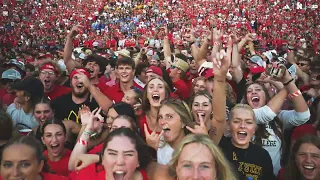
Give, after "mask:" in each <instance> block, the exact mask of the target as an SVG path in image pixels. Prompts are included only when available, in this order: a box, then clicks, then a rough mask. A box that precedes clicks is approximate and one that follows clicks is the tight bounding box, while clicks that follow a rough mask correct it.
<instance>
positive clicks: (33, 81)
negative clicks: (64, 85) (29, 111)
mask: <svg viewBox="0 0 320 180" xmlns="http://www.w3.org/2000/svg"><path fill="white" fill-rule="evenodd" d="M11 88H12V89H15V90H21V91H26V92H28V93H29V94H31V97H42V96H43V91H44V89H43V84H42V82H41V81H40V80H39V79H37V78H35V77H33V76H28V77H26V78H24V79H23V80H22V81H20V82H17V83H14V84H12V85H11Z"/></svg>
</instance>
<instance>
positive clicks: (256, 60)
mask: <svg viewBox="0 0 320 180" xmlns="http://www.w3.org/2000/svg"><path fill="white" fill-rule="evenodd" d="M250 61H251V62H252V63H255V64H257V65H259V66H262V67H265V66H266V65H265V64H266V63H265V62H264V61H263V59H262V58H261V57H260V56H257V55H253V56H251V57H250Z"/></svg>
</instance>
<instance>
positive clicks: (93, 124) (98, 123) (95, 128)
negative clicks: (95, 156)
mask: <svg viewBox="0 0 320 180" xmlns="http://www.w3.org/2000/svg"><path fill="white" fill-rule="evenodd" d="M100 112H101V107H100V108H99V109H98V108H96V109H95V110H94V111H92V113H90V118H89V121H88V124H87V126H86V130H87V131H89V132H96V133H100V132H101V130H102V127H103V123H104V120H103V117H102V116H101V115H100Z"/></svg>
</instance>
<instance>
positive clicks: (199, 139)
mask: <svg viewBox="0 0 320 180" xmlns="http://www.w3.org/2000/svg"><path fill="white" fill-rule="evenodd" d="M192 143H198V144H203V145H205V146H206V147H207V148H208V149H209V150H210V151H211V153H212V156H213V158H214V162H215V170H216V172H217V176H216V179H219V180H236V179H237V178H236V177H235V175H234V172H233V170H232V168H231V166H230V165H229V162H228V161H227V160H226V158H225V157H224V154H223V153H222V152H221V150H220V149H219V147H218V146H217V145H215V144H214V143H213V142H212V140H211V139H210V138H209V136H207V135H200V134H190V135H188V136H186V137H185V138H183V140H182V141H181V142H180V143H179V144H178V146H177V147H176V149H175V150H174V152H173V154H172V159H171V161H170V162H169V174H170V176H172V177H177V173H176V167H177V165H178V159H179V157H180V154H181V152H182V149H183V148H184V147H185V146H186V145H188V144H192ZM200 155H201V154H200Z"/></svg>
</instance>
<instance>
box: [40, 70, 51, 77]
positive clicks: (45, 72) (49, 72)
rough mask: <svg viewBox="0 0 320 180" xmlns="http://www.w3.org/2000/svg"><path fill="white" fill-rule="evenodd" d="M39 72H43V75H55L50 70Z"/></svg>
mask: <svg viewBox="0 0 320 180" xmlns="http://www.w3.org/2000/svg"><path fill="white" fill-rule="evenodd" d="M40 73H41V74H43V75H49V76H54V75H55V73H54V72H52V71H40Z"/></svg>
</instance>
